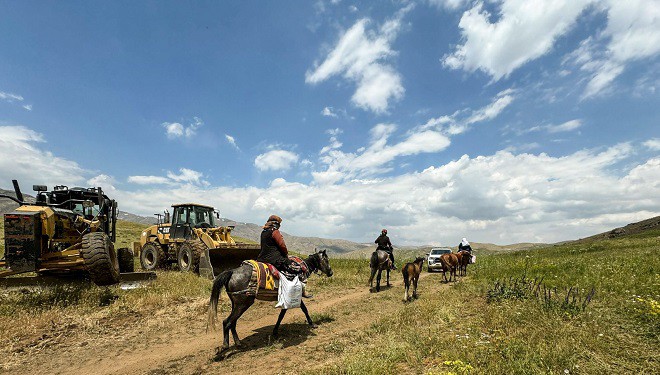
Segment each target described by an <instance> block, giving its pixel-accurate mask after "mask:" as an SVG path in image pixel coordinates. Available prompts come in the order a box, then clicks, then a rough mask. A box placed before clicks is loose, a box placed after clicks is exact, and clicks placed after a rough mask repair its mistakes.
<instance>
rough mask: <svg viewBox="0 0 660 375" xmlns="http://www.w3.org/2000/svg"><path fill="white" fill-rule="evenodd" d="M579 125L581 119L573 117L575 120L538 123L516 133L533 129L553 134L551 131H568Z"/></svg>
mask: <svg viewBox="0 0 660 375" xmlns="http://www.w3.org/2000/svg"><path fill="white" fill-rule="evenodd" d="M581 126H582V120H579V119H575V120H569V121H566V122H564V123H562V124H559V125H538V126H534V127H531V128H529V129H527V130H525V131H521V132H518V133H519V134H524V133H530V132H535V131H545V132H547V133H550V134H553V133H562V132H570V131H573V130H576V129H578V128H580V127H581Z"/></svg>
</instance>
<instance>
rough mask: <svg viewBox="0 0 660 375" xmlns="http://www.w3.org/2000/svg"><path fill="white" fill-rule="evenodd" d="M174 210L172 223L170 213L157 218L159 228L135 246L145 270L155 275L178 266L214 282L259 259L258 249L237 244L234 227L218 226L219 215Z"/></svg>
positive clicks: (200, 208) (202, 208)
mask: <svg viewBox="0 0 660 375" xmlns="http://www.w3.org/2000/svg"><path fill="white" fill-rule="evenodd" d="M172 209H173V212H172V220H171V223H170V214H169V212H168V211H166V212H165V214H164V215H161V214H157V215H156V216H157V217H158V222H157V224H155V225H152V226H150V227H149V228H147V229H145V230H144V231H143V232H142V235H141V237H140V241H139V242H134V243H133V250H134V252H135V253H136V254H139V255H140V264H141V265H142V268H143V269H145V270H147V271H153V270H155V269H157V268H165V267H168V266H169V265H171V264H177V266H178V268H179V270H181V271H183V272H195V273H198V274H200V275H202V276H204V277H208V278H213V277H215V276H216V275H217V274H218V273H219V272H221V271H222V270H225V269H228V268H233V267H237V266H238V265H240V263H241V262H242V261H243V260H246V259H256V257H257V256H258V255H259V251H260V250H261V248H260V246H259V245H257V244H249V243H244V242H236V241H234V239H233V238H232V236H231V231H232V230H233V229H234V226H226V227H223V226H217V225H216V219H219V218H220V215H219V214H218V212H217V211H216V210H215V209H214V208H213V207H211V206H206V205H203V204H197V203H182V204H174V205H172Z"/></svg>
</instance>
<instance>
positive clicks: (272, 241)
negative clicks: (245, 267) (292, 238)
mask: <svg viewBox="0 0 660 375" xmlns="http://www.w3.org/2000/svg"><path fill="white" fill-rule="evenodd" d="M288 255H289V251H288V250H287V248H286V244H285V243H284V238H282V234H281V233H280V231H279V230H278V229H275V228H267V229H264V230H263V231H262V232H261V252H260V253H259V256H258V257H257V261H258V262H265V263H270V264H272V265H273V266H275V268H277V269H278V270H280V271H282V270H285V269H286V268H287V266H288V265H289V263H290V261H289V257H288Z"/></svg>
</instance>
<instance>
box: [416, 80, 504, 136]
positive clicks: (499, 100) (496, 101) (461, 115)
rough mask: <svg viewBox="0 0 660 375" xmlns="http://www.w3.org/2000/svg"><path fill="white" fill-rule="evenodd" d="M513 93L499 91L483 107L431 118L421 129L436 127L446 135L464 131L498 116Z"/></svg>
mask: <svg viewBox="0 0 660 375" xmlns="http://www.w3.org/2000/svg"><path fill="white" fill-rule="evenodd" d="M515 94H516V91H515V90H513V89H507V90H504V91H501V92H499V93H498V94H497V95H496V96H495V98H493V100H492V101H491V103H490V104H488V105H486V106H485V107H482V108H479V109H476V110H469V109H464V110H461V111H456V112H455V113H453V114H452V115H450V116H447V115H444V116H440V117H436V118H431V119H429V120H428V121H427V122H426V124H424V125H423V126H422V127H421V129H437V130H439V131H442V132H443V133H445V134H447V135H457V134H461V133H464V132H466V131H467V130H468V129H469V128H470V125H474V124H476V123H479V122H484V121H489V120H492V119H494V118H496V117H497V116H499V115H500V113H502V111H504V110H505V109H506V108H507V107H508V106H509V105H511V103H513V101H514V100H515V98H516V95H515ZM468 114H469V115H468ZM466 115H467V116H466Z"/></svg>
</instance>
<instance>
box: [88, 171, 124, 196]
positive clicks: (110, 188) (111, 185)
mask: <svg viewBox="0 0 660 375" xmlns="http://www.w3.org/2000/svg"><path fill="white" fill-rule="evenodd" d="M115 183H116V181H115V179H114V177H112V176H108V175H107V174H100V175H98V176H94V177H92V178H90V179H89V180H87V185H88V186H90V187H101V188H103V192H104V193H106V194H110V193H112V192H114V191H115V190H117V188H116V187H115Z"/></svg>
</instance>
